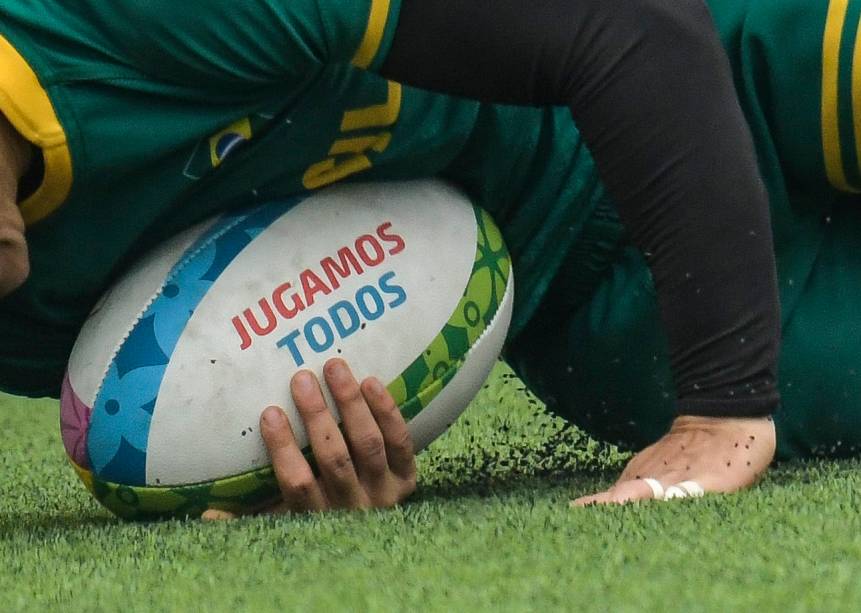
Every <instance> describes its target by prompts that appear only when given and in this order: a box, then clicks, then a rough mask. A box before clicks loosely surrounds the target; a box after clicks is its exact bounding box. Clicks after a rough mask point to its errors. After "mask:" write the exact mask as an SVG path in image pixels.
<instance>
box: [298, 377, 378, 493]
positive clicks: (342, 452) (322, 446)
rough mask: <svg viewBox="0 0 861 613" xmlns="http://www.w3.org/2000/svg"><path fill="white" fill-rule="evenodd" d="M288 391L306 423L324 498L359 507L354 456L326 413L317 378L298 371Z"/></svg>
mask: <svg viewBox="0 0 861 613" xmlns="http://www.w3.org/2000/svg"><path fill="white" fill-rule="evenodd" d="M290 391H291V393H292V394H293V401H294V402H295V403H296V408H297V409H298V411H299V415H300V416H301V417H302V421H303V422H304V423H305V430H306V431H307V433H308V440H309V441H310V443H311V449H312V451H313V452H314V458H315V459H316V460H317V467H318V468H319V469H320V477H321V479H322V480H323V484H324V486H325V490H326V491H325V493H326V498H327V499H328V501H329V502H330V503H331V504H332V505H333V506H335V507H339V508H351V509H352V508H359V507H361V506H362V504H363V496H362V491H363V490H362V486H361V484H360V483H359V477H358V475H357V474H356V469H355V467H354V466H353V459H352V457H350V451H349V450H348V449H347V443H346V442H345V441H344V437H343V436H342V435H341V431H340V430H339V429H338V424H337V423H336V422H335V419H334V418H333V417H332V414H331V413H329V409H328V407H327V406H326V400H325V399H324V398H323V392H322V391H321V390H320V384H319V383H318V382H317V378H316V377H315V376H314V375H313V374H312V373H311V372H309V371H307V370H302V371H299V372H298V373H296V375H295V376H294V377H293V379H292V381H291V382H290Z"/></svg>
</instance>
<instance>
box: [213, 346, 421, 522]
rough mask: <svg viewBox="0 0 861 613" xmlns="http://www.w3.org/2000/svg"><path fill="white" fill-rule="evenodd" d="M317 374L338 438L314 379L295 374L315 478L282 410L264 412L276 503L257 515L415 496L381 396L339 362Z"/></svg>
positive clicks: (408, 445) (222, 515) (403, 433)
mask: <svg viewBox="0 0 861 613" xmlns="http://www.w3.org/2000/svg"><path fill="white" fill-rule="evenodd" d="M323 375H324V377H325V379H326V384H327V385H328V387H329V391H330V392H331V393H332V396H333V398H334V399H335V403H336V404H337V406H338V410H339V412H340V414H341V420H342V424H343V429H344V435H342V434H341V430H340V429H339V428H338V424H337V423H336V421H335V419H334V418H333V417H332V414H331V413H330V412H329V409H328V407H327V406H326V400H325V398H324V397H323V393H322V391H321V389H320V384H319V382H318V381H317V378H316V377H315V376H314V375H313V374H312V373H311V372H309V371H301V372H299V373H297V374H296V375H295V376H294V377H293V379H292V381H291V382H290V392H291V394H292V395H293V401H294V402H295V403H296V408H297V409H298V410H299V415H300V416H301V417H302V421H303V423H304V424H305V429H306V431H307V432H308V439H309V441H310V444H311V449H312V451H313V453H314V458H315V459H316V462H317V467H318V469H319V473H320V474H319V475H318V476H315V475H314V473H313V472H312V470H311V466H310V465H309V464H308V461H307V460H306V459H305V457H304V456H303V455H302V450H301V449H300V448H299V446H298V444H297V443H296V438H295V436H294V435H293V430H292V428H291V427H290V422H289V420H288V419H287V416H286V415H285V413H284V411H283V410H281V409H280V408H278V407H269V408H267V409H266V410H265V411H264V412H263V415H262V416H261V419H260V430H261V434H262V436H263V440H264V442H265V443H266V447H267V448H268V449H269V455H270V457H271V459H272V465H273V467H274V469H275V476H276V478H277V479H278V484H279V486H280V488H281V493H282V496H283V500H282V501H281V502H279V503H278V504H276V505H275V506H273V507H271V508H269V509H266V510H264V511H263V512H264V513H306V512H313V511H325V510H328V509H369V508H375V507H391V506H394V505H396V504H398V503H399V502H401V501H402V500H404V499H405V498H406V497H407V496H409V495H410V494H412V493H413V491H415V488H416V464H415V454H414V452H413V444H412V438H411V437H410V433H409V430H408V429H407V425H406V422H405V421H404V418H403V416H402V415H401V413H400V410H399V409H398V407H397V405H396V404H395V401H394V400H393V399H392V396H391V394H389V392H388V390H386V388H385V387H384V386H383V384H382V383H380V382H379V380H377V379H375V378H368V379H365V380H364V381H362V384H361V385H359V383H357V382H356V379H355V378H354V377H353V374H352V372H351V371H350V369H349V367H348V366H347V363H346V362H344V360H341V359H332V360H329V361H328V362H326V365H325V366H324V367H323ZM345 436H346V440H345ZM232 517H234V515H233V514H231V513H227V512H225V511H217V510H214V509H210V510H209V511H207V512H206V513H204V515H203V518H204V519H230V518H232Z"/></svg>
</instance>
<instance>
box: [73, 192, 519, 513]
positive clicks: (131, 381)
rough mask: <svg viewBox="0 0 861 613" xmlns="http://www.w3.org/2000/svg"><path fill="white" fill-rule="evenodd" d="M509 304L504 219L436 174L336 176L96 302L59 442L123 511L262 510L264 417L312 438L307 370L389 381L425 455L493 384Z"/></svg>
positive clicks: (159, 254) (156, 263)
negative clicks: (299, 405) (307, 423)
mask: <svg viewBox="0 0 861 613" xmlns="http://www.w3.org/2000/svg"><path fill="white" fill-rule="evenodd" d="M512 298H513V276H512V272H511V264H510V258H509V255H508V252H507V251H506V248H505V245H504V244H503V241H502V237H501V235H500V232H499V230H498V229H497V228H496V226H495V225H494V223H493V221H492V220H491V218H490V217H489V215H488V214H487V213H486V212H484V211H482V210H481V209H479V208H477V207H475V206H473V204H472V203H471V202H470V201H469V200H468V199H467V198H466V197H465V196H464V195H462V194H461V193H460V192H458V191H456V190H455V189H454V188H452V187H451V186H448V185H446V184H444V183H441V182H437V181H422V182H409V183H387V184H361V185H346V186H337V187H334V188H330V189H328V190H324V191H321V192H317V193H314V194H311V195H304V196H301V197H296V198H293V199H286V200H283V201H279V202H273V203H269V204H266V205H263V206H258V207H256V208H253V209H250V210H243V211H241V212H238V213H229V214H224V215H222V216H220V217H217V218H215V219H214V220H211V221H209V222H207V223H204V224H202V225H200V226H198V227H195V228H193V229H191V230H189V231H187V232H185V233H184V234H182V235H180V236H178V237H176V238H175V239H173V240H172V241H169V242H168V243H166V244H164V245H162V246H161V247H160V248H159V249H157V250H156V251H155V252H154V253H152V254H150V255H149V256H148V257H146V258H144V259H143V260H141V261H140V262H139V263H138V264H137V265H136V266H135V267H134V268H133V269H132V270H131V271H130V272H128V274H126V276H124V277H123V278H122V279H121V280H120V281H119V282H118V283H116V284H115V285H114V286H113V287H112V288H111V289H110V290H109V291H108V292H107V294H106V295H105V296H104V297H103V298H102V299H101V300H100V302H99V303H98V304H97V305H96V307H95V308H94V310H93V311H92V313H91V315H90V317H89V319H88V320H87V322H86V323H85V325H84V326H83V328H82V330H81V333H80V336H79V338H78V340H77V343H76V344H75V347H74V350H73V352H72V355H71V358H70V362H69V366H68V371H67V374H66V377H65V380H64V383H63V389H62V397H61V429H62V437H63V442H64V444H65V448H66V451H67V453H68V455H69V458H70V459H71V461H72V463H73V465H74V467H75V469H76V471H77V472H78V474H79V476H80V477H81V479H82V480H83V481H84V483H85V484H86V486H87V487H88V488H89V490H90V491H91V492H92V493H93V495H94V496H95V497H96V498H97V499H98V500H99V501H100V502H101V503H102V504H103V505H104V506H106V507H107V508H108V509H110V510H111V511H112V512H114V513H115V514H117V515H119V516H121V517H126V518H154V517H165V516H194V515H197V514H199V513H201V512H202V511H204V510H205V509H207V508H221V509H225V510H231V511H243V510H249V509H254V508H257V507H259V506H260V505H262V504H265V503H266V502H267V501H270V500H273V499H275V498H277V496H278V486H277V483H276V481H275V478H274V475H273V471H272V469H271V466H270V465H269V460H268V456H267V453H266V449H265V446H264V445H263V441H262V439H261V437H260V434H259V431H258V420H259V417H260V414H261V412H262V411H263V410H264V409H265V408H266V407H267V406H270V405H273V404H274V405H279V406H282V407H284V409H285V411H286V412H287V414H288V416H289V417H290V420H291V424H292V426H293V429H294V431H295V432H296V435H297V437H298V439H299V443H300V445H302V446H303V447H307V437H306V435H305V431H304V429H303V427H302V424H301V421H300V419H299V418H298V414H297V413H296V409H295V407H294V406H293V404H292V401H291V399H290V394H289V381H290V378H291V377H292V375H293V374H294V373H295V372H296V371H297V370H299V369H302V368H307V369H311V370H313V371H314V372H316V373H317V375H318V376H320V375H321V373H322V366H323V364H324V363H325V362H326V360H328V359H329V358H332V357H336V356H340V357H342V358H344V359H346V360H347V361H348V362H349V363H350V365H351V367H352V369H353V371H354V372H355V374H356V376H357V377H358V378H363V377H366V376H370V375H374V376H376V377H379V378H380V379H381V380H382V381H384V382H386V383H387V386H388V389H389V391H390V392H391V393H392V394H393V396H394V397H395V399H396V401H397V403H398V405H399V407H400V409H401V411H402V412H403V414H404V416H405V417H406V418H407V420H408V421H409V427H410V430H411V432H412V435H413V437H414V442H415V444H416V447H417V449H421V448H423V447H425V446H426V445H427V444H428V443H430V442H431V441H432V440H433V439H434V438H436V437H437V436H438V435H439V434H441V433H442V432H443V431H444V430H445V429H446V428H447V427H448V426H449V425H450V424H451V423H452V422H453V421H454V420H455V419H456V417H457V416H458V415H459V414H460V412H461V411H462V410H463V409H464V408H465V407H466V405H467V404H468V403H469V401H470V400H471V399H472V398H473V396H474V395H475V393H476V392H477V391H478V389H479V388H480V387H481V385H482V383H483V382H484V380H485V379H486V378H487V375H488V374H489V372H490V370H491V368H492V367H493V364H494V361H495V359H496V357H497V356H498V354H499V352H500V350H501V348H502V343H503V341H504V339H505V335H506V331H507V328H508V324H509V321H510V318H511V309H512ZM333 412H334V413H335V414H336V412H335V411H333ZM336 417H337V414H336Z"/></svg>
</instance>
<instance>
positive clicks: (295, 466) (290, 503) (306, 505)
mask: <svg viewBox="0 0 861 613" xmlns="http://www.w3.org/2000/svg"><path fill="white" fill-rule="evenodd" d="M260 433H261V435H262V436H263V442H264V443H266V448H267V449H268V450H269V457H270V459H271V460H272V467H273V469H274V470H275V478H276V479H277V481H278V487H279V488H280V490H281V496H282V497H283V499H284V503H285V505H286V509H285V510H291V511H296V512H303V511H321V510H323V509H325V508H326V497H325V496H324V494H323V491H322V490H321V489H320V486H319V484H318V483H317V480H316V479H315V478H314V473H313V472H312V471H311V467H310V466H309V465H308V460H306V459H305V456H304V455H303V454H302V450H301V449H299V445H298V444H297V443H296V437H295V436H294V435H293V428H291V427H290V420H289V419H287V415H285V414H284V411H282V410H281V409H280V408H279V407H269V408H267V409H266V410H265V411H263V415H261V417H260Z"/></svg>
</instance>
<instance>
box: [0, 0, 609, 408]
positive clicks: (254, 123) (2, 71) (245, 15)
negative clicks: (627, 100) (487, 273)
mask: <svg viewBox="0 0 861 613" xmlns="http://www.w3.org/2000/svg"><path fill="white" fill-rule="evenodd" d="M396 14H397V2H395V1H392V2H390V1H389V0H373V1H371V0H353V1H351V2H332V1H331V0H308V1H306V2H289V3H287V2H283V0H249V1H246V2H241V3H238V2H230V1H228V0H192V2H191V3H190V4H189V3H187V2H186V3H175V2H172V1H170V0H156V1H154V2H146V3H141V2H134V1H132V0H128V1H125V0H122V1H120V2H112V3H108V2H97V3H93V2H74V1H73V2H69V1H68V0H63V1H62V2H61V1H59V0H37V1H33V0H9V1H8V2H4V3H3V5H2V6H0V110H2V112H4V113H5V114H6V116H7V117H8V118H9V119H10V121H11V122H12V123H13V124H14V126H15V127H16V128H17V129H18V130H19V131H20V132H21V133H22V134H23V135H24V136H25V137H26V138H27V139H29V140H30V141H32V142H33V143H34V144H35V145H37V146H38V147H40V148H41V150H42V153H43V158H44V166H45V172H44V179H43V181H42V183H41V186H40V187H39V188H38V189H37V190H36V191H35V193H33V194H32V195H29V197H27V198H26V199H24V201H23V202H22V203H21V209H22V212H23V214H24V216H25V219H26V221H27V223H28V226H29V227H28V232H27V237H28V242H29V245H30V250H31V266H32V272H31V276H30V279H29V280H28V281H27V283H26V284H25V286H24V287H23V288H22V289H21V290H19V291H18V292H17V293H16V294H15V295H14V296H12V297H10V299H7V300H5V301H4V302H3V303H2V304H1V305H0V346H2V351H0V353H2V355H0V373H4V374H2V376H0V379H2V381H0V385H2V386H3V387H5V388H6V389H8V390H11V391H13V392H23V393H45V392H53V391H55V390H56V389H57V388H56V386H57V383H58V382H59V380H60V377H61V373H62V371H63V369H64V363H65V361H66V358H67V356H68V353H69V351H70V349H71V346H72V344H73V342H74V339H75V336H76V333H77V330H78V328H79V327H80V325H81V323H82V322H83V320H84V319H85V318H86V316H87V314H88V312H89V311H90V309H91V308H92V306H93V304H94V303H95V301H96V300H97V299H98V297H99V296H100V294H101V293H102V292H104V290H105V289H106V287H107V286H108V284H109V283H110V282H111V281H112V280H113V279H114V278H115V276H116V275H117V274H118V273H119V272H120V271H122V270H123V268H124V267H125V266H126V265H127V264H129V263H130V262H131V261H132V260H133V259H134V258H136V257H137V256H139V255H140V254H141V253H142V252H144V251H146V250H147V249H150V248H151V247H152V246H153V245H155V244H158V243H159V242H161V241H163V240H164V239H166V238H167V237H169V236H171V235H173V234H175V233H176V232H178V231H180V230H181V229H183V228H185V227H187V226H189V225H190V224H192V223H194V222H197V221H200V220H202V219H204V218H206V217H209V216H211V215H213V214H215V213H217V212H220V211H223V210H225V209H227V208H230V207H239V206H247V205H249V204H254V203H260V202H265V201H268V200H275V199H278V198H283V197H285V196H290V195H295V194H299V193H302V192H306V191H308V190H316V189H319V188H322V187H325V186H326V185H330V184H332V183H335V182H337V181H344V180H362V181H377V180H387V179H404V178H410V177H419V176H428V175H441V176H443V177H446V178H449V179H451V180H453V181H456V182H457V183H459V184H460V185H461V186H463V187H464V188H465V189H466V190H467V191H469V192H470V193H471V195H472V196H473V197H474V198H475V199H476V200H477V201H478V203H479V204H481V205H482V206H484V207H485V208H486V209H487V210H489V211H490V212H492V213H493V214H494V215H495V217H496V218H497V220H499V221H500V222H501V223H503V225H508V232H507V236H506V239H507V241H508V244H509V247H510V249H511V250H512V252H514V253H515V254H516V257H517V258H518V261H519V262H520V263H521V269H522V270H521V274H520V276H519V287H520V288H521V291H520V292H519V295H520V296H521V299H520V301H519V303H518V309H517V310H518V314H519V315H518V317H519V318H520V319H521V320H523V321H525V319H526V318H527V317H528V312H529V311H530V310H531V309H532V308H533V307H534V304H537V297H538V296H540V295H541V293H542V291H543V287H544V286H546V284H547V283H548V281H549V279H550V277H552V273H553V270H554V268H555V265H554V261H555V262H556V263H558V262H559V261H560V260H561V259H562V257H563V256H564V251H565V247H566V246H567V245H569V244H571V243H572V242H573V241H574V240H575V238H576V237H575V234H576V233H575V232H572V231H571V230H570V228H575V227H577V226H579V225H582V222H583V220H584V219H585V218H586V217H588V213H589V209H590V208H591V207H592V206H593V204H594V203H598V202H599V201H600V200H601V194H602V188H601V186H600V184H599V183H598V181H597V179H596V178H595V177H594V172H593V168H592V162H591V158H590V156H589V154H588V152H587V151H586V149H585V147H583V146H581V145H580V140H579V135H578V133H577V131H576V130H575V128H574V125H573V121H572V120H571V118H570V113H569V112H568V111H567V110H563V109H543V110H542V109H527V108H514V107H504V106H489V105H481V104H479V103H476V102H472V101H466V100H462V99H455V98H451V97H446V96H441V95H435V94H430V93H427V92H424V91H420V90H417V89H414V88H409V87H405V86H401V85H400V84H398V83H394V82H390V81H387V80H385V79H383V78H381V77H379V76H376V75H375V74H373V73H372V72H369V71H367V70H364V69H362V68H370V69H373V68H374V66H375V63H376V62H377V58H379V57H380V54H381V53H382V49H384V48H385V45H386V44H387V39H388V37H390V31H391V29H392V23H393V22H394V20H395V17H396ZM506 220H508V221H510V223H507V224H506ZM551 246H552V248H551ZM559 246H561V247H562V248H561V249H558V247H559ZM530 303H532V304H530Z"/></svg>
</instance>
